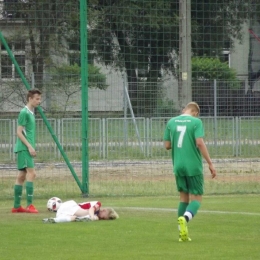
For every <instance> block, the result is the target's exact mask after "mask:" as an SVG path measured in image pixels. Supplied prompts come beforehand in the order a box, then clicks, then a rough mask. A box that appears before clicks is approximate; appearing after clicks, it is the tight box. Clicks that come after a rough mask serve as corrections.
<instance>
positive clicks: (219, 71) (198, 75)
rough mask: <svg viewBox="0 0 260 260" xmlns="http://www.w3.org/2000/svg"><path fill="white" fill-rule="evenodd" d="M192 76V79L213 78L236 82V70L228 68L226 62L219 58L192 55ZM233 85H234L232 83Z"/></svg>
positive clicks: (210, 79)
mask: <svg viewBox="0 0 260 260" xmlns="http://www.w3.org/2000/svg"><path fill="white" fill-rule="evenodd" d="M192 78H193V79H194V80H209V81H212V80H214V79H216V80H221V81H229V82H233V83H235V82H238V79H237V74H236V71H235V70H234V69H232V68H229V65H228V63H227V62H221V61H220V59H219V58H209V57H193V58H192ZM234 87H235V85H234Z"/></svg>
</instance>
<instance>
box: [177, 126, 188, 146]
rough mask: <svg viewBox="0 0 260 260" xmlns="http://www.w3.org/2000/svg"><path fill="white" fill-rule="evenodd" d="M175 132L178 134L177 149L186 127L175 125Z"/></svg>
mask: <svg viewBox="0 0 260 260" xmlns="http://www.w3.org/2000/svg"><path fill="white" fill-rule="evenodd" d="M177 132H180V136H179V139H178V144H177V147H179V148H181V147H182V142H183V137H184V135H185V132H186V126H185V125H184V126H181V125H177Z"/></svg>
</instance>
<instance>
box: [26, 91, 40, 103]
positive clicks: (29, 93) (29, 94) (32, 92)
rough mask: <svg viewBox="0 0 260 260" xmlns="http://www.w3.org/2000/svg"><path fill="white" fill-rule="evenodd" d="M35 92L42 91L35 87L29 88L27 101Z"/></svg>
mask: <svg viewBox="0 0 260 260" xmlns="http://www.w3.org/2000/svg"><path fill="white" fill-rule="evenodd" d="M35 94H38V95H41V94H42V92H41V91H40V90H39V89H37V88H33V89H30V90H29V91H28V93H27V101H29V98H32V97H33V96H34V95H35Z"/></svg>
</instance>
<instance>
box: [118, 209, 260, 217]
mask: <svg viewBox="0 0 260 260" xmlns="http://www.w3.org/2000/svg"><path fill="white" fill-rule="evenodd" d="M113 208H114V209H126V210H139V211H158V212H160V211H163V212H177V209H167V208H139V207H113ZM199 213H209V214H235V215H251V216H260V213H253V212H239V211H215V210H199Z"/></svg>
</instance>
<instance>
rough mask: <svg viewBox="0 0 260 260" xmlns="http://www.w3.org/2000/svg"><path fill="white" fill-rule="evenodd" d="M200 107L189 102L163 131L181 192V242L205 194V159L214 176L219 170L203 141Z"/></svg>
mask: <svg viewBox="0 0 260 260" xmlns="http://www.w3.org/2000/svg"><path fill="white" fill-rule="evenodd" d="M199 113H200V108H199V106H198V104H197V103H195V102H190V103H188V104H187V106H186V107H185V108H184V109H183V113H182V114H181V115H179V116H177V117H173V118H171V119H170V120H169V121H168V123H167V126H166V129H165V132H164V146H165V148H166V149H167V150H170V149H171V153H172V163H173V171H174V175H175V180H176V185H177V189H178V191H179V193H180V203H179V207H178V225H179V226H178V227H179V232H180V233H179V241H180V242H182V241H190V240H191V239H190V238H189V236H188V228H187V223H188V222H189V221H190V220H191V219H192V218H193V217H194V216H195V215H196V213H197V211H198V209H199V208H200V204H201V200H202V195H203V191H204V188H203V185H204V177H203V161H202V156H203V157H204V159H205V160H206V162H207V163H208V165H209V170H210V172H211V175H212V178H215V176H216V170H215V168H214V166H213V164H212V161H211V159H210V156H209V153H208V149H207V147H206V145H205V143H204V140H203V136H204V128H203V124H202V121H201V120H200V119H199V118H198V116H199Z"/></svg>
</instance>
